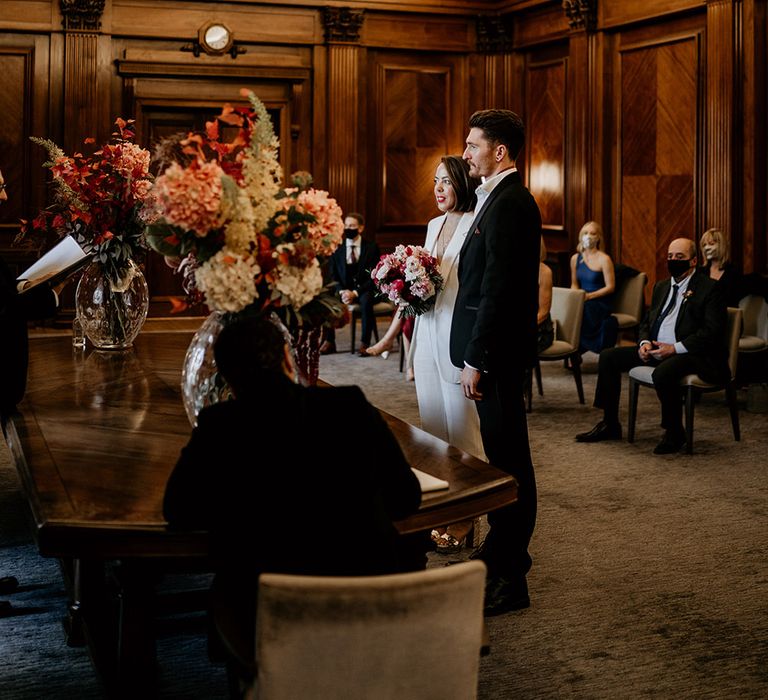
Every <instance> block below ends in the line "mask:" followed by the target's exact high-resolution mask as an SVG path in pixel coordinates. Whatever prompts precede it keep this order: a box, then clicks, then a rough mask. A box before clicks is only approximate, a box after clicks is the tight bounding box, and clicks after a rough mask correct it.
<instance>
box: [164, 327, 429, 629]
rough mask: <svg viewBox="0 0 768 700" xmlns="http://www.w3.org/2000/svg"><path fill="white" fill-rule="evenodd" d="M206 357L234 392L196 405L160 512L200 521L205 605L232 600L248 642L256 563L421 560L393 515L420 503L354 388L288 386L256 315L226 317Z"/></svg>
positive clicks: (278, 339)
mask: <svg viewBox="0 0 768 700" xmlns="http://www.w3.org/2000/svg"><path fill="white" fill-rule="evenodd" d="M214 357H215V360H216V364H217V366H218V368H219V371H220V372H221V373H222V375H223V376H224V378H225V379H226V381H227V382H228V383H229V385H230V387H231V389H232V392H233V394H234V396H235V398H234V399H233V400H231V401H225V402H223V403H218V404H215V405H213V406H210V407H207V408H204V409H203V410H201V411H200V414H199V415H198V424H197V427H196V428H195V429H194V430H193V431H192V436H191V438H190V440H189V443H188V444H187V445H186V446H185V447H184V448H183V449H182V451H181V455H180V457H179V461H178V463H177V464H176V467H175V469H174V471H173V473H172V474H171V477H170V479H169V481H168V484H167V487H166V491H165V500H164V504H163V512H164V515H165V517H166V519H167V520H168V524H169V527H171V528H179V529H205V530H209V531H210V534H211V555H212V558H213V562H214V567H215V573H216V576H215V579H214V584H213V593H214V596H213V600H214V608H215V606H216V605H217V603H216V601H217V600H218V601H221V602H223V603H224V604H226V606H227V607H228V608H229V610H230V611H231V610H237V611H238V618H239V619H241V620H243V621H244V622H243V624H244V625H245V626H246V632H245V636H246V638H247V639H249V640H251V641H250V644H253V642H252V639H253V634H252V632H253V624H254V623H255V596H256V590H257V581H258V575H259V574H260V573H261V572H264V571H269V572H276V573H290V574H312V575H336V576H356V575H377V574H386V573H395V572H399V571H405V570H411V569H416V568H424V567H425V566H426V557H425V554H424V552H425V551H426V547H427V545H428V542H427V543H426V544H425V546H424V549H423V550H422V551H421V553H420V556H419V555H418V554H417V555H416V556H415V557H414V558H413V559H412V558H411V557H410V553H411V551H412V550H410V549H409V546H410V545H411V544H412V538H409V537H401V536H400V535H399V534H398V532H397V531H396V529H395V527H394V525H393V523H392V521H393V520H397V519H399V518H403V517H405V516H407V515H410V514H411V513H414V512H415V511H416V510H417V509H418V508H419V504H420V502H421V489H420V487H419V482H418V480H417V479H416V476H415V475H414V474H413V472H412V471H411V468H410V465H409V464H408V462H407V461H406V459H405V457H404V455H403V453H402V450H401V449H400V446H399V444H398V443H397V440H396V439H395V437H394V435H393V434H392V433H391V431H390V430H389V428H388V427H387V425H386V423H385V422H384V420H383V418H382V417H381V415H380V414H379V412H378V411H377V410H376V409H375V408H374V407H373V406H372V405H371V404H370V403H368V401H367V400H366V398H365V396H364V395H363V393H362V391H361V390H360V389H359V388H358V387H355V386H347V387H325V388H323V387H303V386H300V385H298V384H296V383H295V382H296V377H297V373H296V369H295V366H294V363H293V356H292V354H291V350H290V348H289V346H288V345H287V343H286V340H285V338H284V336H283V334H282V332H281V330H280V329H278V327H277V326H275V325H274V324H273V323H271V322H270V321H268V320H266V319H263V318H261V317H251V318H248V319H245V320H243V321H239V322H236V323H234V324H232V325H230V326H227V327H225V328H224V329H223V330H222V332H221V334H220V335H219V337H218V339H217V341H216V344H215V346H214ZM339 424H343V425H344V426H345V430H344V431H343V435H344V438H343V442H341V443H340V442H339V439H338V436H339V433H338V425H339ZM275 454H276V455H277V456H276V457H271V456H268V455H275ZM374 542H375V544H376V546H375V547H372V546H371V543H374ZM241 611H242V614H241ZM215 616H216V612H215V610H214V617H215Z"/></svg>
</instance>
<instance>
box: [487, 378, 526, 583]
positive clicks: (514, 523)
mask: <svg viewBox="0 0 768 700" xmlns="http://www.w3.org/2000/svg"><path fill="white" fill-rule="evenodd" d="M524 377H525V372H524V370H522V369H520V370H513V371H511V372H508V373H505V374H504V375H503V376H494V375H492V374H487V375H484V376H483V377H482V378H481V380H480V386H479V389H480V391H482V393H483V399H482V401H478V402H477V412H478V415H479V416H480V433H481V436H482V439H483V448H484V449H485V454H486V456H487V457H488V461H489V462H490V463H491V464H493V466H495V467H497V468H499V469H501V470H502V471H504V472H506V473H507V474H511V475H512V476H514V477H515V479H517V483H518V496H517V501H516V502H515V503H513V504H512V505H510V506H506V507H504V508H500V509H499V510H496V511H493V512H492V513H489V514H488V524H489V525H490V530H489V532H488V536H487V537H486V538H485V542H484V543H483V554H482V559H483V561H484V562H485V564H486V566H487V567H488V575H489V576H510V577H516V576H525V574H527V573H528V571H529V570H530V568H531V556H530V554H529V553H528V544H529V543H530V541H531V536H532V535H533V529H534V526H535V525H536V477H535V475H534V471H533V462H532V461H531V448H530V445H529V442H528V421H527V417H526V412H525V402H524V399H523V388H524Z"/></svg>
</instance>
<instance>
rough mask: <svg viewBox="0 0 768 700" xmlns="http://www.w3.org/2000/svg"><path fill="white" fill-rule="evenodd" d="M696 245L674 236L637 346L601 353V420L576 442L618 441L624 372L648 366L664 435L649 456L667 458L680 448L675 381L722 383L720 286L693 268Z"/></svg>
mask: <svg viewBox="0 0 768 700" xmlns="http://www.w3.org/2000/svg"><path fill="white" fill-rule="evenodd" d="M696 263H697V258H696V243H695V242H694V241H692V240H690V239H688V238H676V239H675V240H673V241H672V242H671V243H670V244H669V250H668V252H667V268H668V269H669V274H670V276H671V277H670V278H669V279H665V280H662V281H660V282H657V283H656V285H655V286H654V288H653V296H652V299H651V306H650V309H649V311H648V314H647V316H646V317H645V318H644V319H643V323H642V324H641V326H640V338H641V340H640V343H639V347H615V348H609V349H606V350H604V351H603V352H602V353H600V363H599V365H598V373H597V387H596V389H595V403H594V405H595V406H596V407H597V408H602V409H603V420H601V421H600V422H599V423H598V424H597V425H596V426H595V427H594V428H592V430H590V431H589V432H587V433H580V434H578V435H577V436H576V440H577V441H579V442H599V441H601V440H620V439H621V424H620V423H619V397H620V392H621V378H622V373H623V372H628V371H629V370H630V369H632V367H636V366H638V365H642V364H650V365H652V366H653V367H655V368H656V369H655V370H654V372H653V385H654V388H655V389H656V395H657V396H658V398H659V402H660V403H661V427H662V428H664V430H665V433H664V437H663V439H662V440H661V442H659V444H658V445H657V446H656V448H655V449H654V450H653V453H654V454H672V453H675V452H678V451H679V450H680V449H681V448H682V447H683V446H684V445H685V431H684V429H683V421H682V401H683V398H682V396H683V394H682V390H681V388H680V379H682V378H683V377H684V376H685V375H687V374H698V375H700V376H701V378H702V379H703V380H704V381H707V382H713V383H715V382H717V383H719V382H721V381H724V380H725V379H726V378H727V376H728V363H727V361H728V349H727V348H726V328H727V323H728V314H727V311H726V306H725V299H724V298H723V293H722V288H721V287H720V285H719V284H718V283H716V282H715V281H714V280H712V279H711V278H710V277H709V276H708V275H707V273H706V272H704V271H702V270H697V269H696Z"/></svg>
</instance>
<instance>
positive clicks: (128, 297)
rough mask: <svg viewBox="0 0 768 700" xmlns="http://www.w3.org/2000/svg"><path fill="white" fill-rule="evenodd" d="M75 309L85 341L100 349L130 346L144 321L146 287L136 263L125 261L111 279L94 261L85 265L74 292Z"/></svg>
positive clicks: (146, 297) (146, 298)
mask: <svg viewBox="0 0 768 700" xmlns="http://www.w3.org/2000/svg"><path fill="white" fill-rule="evenodd" d="M75 308H76V313H77V316H78V318H79V319H80V322H81V323H82V325H83V330H84V331H85V335H86V337H87V338H88V340H90V341H91V343H92V344H93V346H94V347H96V348H98V349H100V350H124V349H126V348H129V347H131V346H132V345H133V341H134V340H135V339H136V336H137V335H138V334H139V331H140V330H141V329H142V327H143V326H144V322H145V321H146V320H147V311H148V310H149V288H148V287H147V281H146V279H145V278H144V273H143V272H142V271H141V269H140V268H139V266H138V265H137V264H136V263H135V262H134V261H133V260H129V261H128V264H127V265H125V266H124V269H123V271H122V274H121V275H120V276H118V277H117V278H115V277H114V276H112V275H110V274H108V273H107V271H106V269H105V268H104V266H103V265H102V264H101V263H99V262H97V261H94V262H92V263H91V264H90V265H89V266H88V267H86V268H85V271H84V272H83V274H82V276H81V277H80V281H79V282H78V284H77V291H76V292H75Z"/></svg>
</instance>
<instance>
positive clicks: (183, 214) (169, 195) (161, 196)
mask: <svg viewBox="0 0 768 700" xmlns="http://www.w3.org/2000/svg"><path fill="white" fill-rule="evenodd" d="M223 175H224V171H223V170H222V169H221V168H220V167H219V165H218V163H216V162H215V161H209V162H205V161H195V162H194V164H192V165H190V166H189V167H188V168H182V167H181V166H180V165H179V164H178V163H173V164H171V165H170V166H169V167H168V168H167V169H166V170H165V172H164V173H163V174H162V175H160V177H158V178H157V180H155V188H154V193H155V196H156V198H157V201H158V204H159V208H160V210H161V211H162V213H163V217H164V218H165V220H166V221H167V222H168V223H169V224H173V225H174V226H179V227H180V228H183V229H185V230H187V231H192V232H193V233H194V234H195V235H196V236H198V237H199V238H203V237H204V236H207V235H208V233H209V232H210V231H211V230H213V229H218V228H220V227H221V226H222V224H223V221H222V215H221V195H222V183H221V178H222V176H223Z"/></svg>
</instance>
